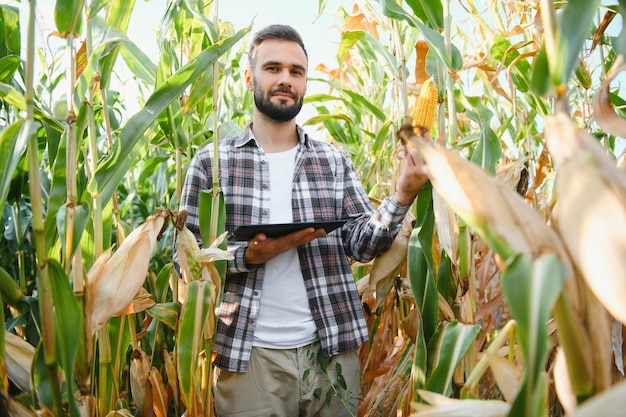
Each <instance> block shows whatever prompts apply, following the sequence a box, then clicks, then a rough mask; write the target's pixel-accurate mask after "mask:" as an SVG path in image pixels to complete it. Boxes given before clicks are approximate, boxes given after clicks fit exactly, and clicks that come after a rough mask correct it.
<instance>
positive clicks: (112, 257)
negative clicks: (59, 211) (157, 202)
mask: <svg viewBox="0 0 626 417" xmlns="http://www.w3.org/2000/svg"><path fill="white" fill-rule="evenodd" d="M169 215H170V213H169V212H167V211H163V212H159V213H158V214H155V215H152V216H150V217H149V218H148V219H147V220H146V222H145V223H144V224H142V225H141V226H139V227H138V228H136V229H135V230H133V231H132V232H131V233H130V234H129V235H128V237H127V238H126V239H125V240H124V242H122V244H121V245H120V247H119V248H118V249H117V251H116V252H115V253H113V254H112V252H111V249H108V250H107V251H106V252H104V253H103V254H102V255H101V256H100V257H99V258H98V259H97V260H96V262H95V263H94V265H93V266H92V268H91V270H90V271H89V273H88V274H87V283H86V288H85V317H86V322H87V323H86V326H87V331H88V334H89V335H90V336H93V335H95V334H96V332H97V331H98V330H99V329H100V328H101V327H102V326H103V325H104V324H105V323H106V322H107V321H108V320H109V319H110V318H111V317H112V316H114V315H115V314H117V313H118V312H119V311H120V310H122V309H123V308H124V307H126V306H127V305H128V303H129V302H130V301H131V300H132V299H133V297H135V295H136V294H137V292H138V291H139V289H140V288H141V287H142V285H143V283H144V281H145V279H146V275H147V273H148V267H149V264H150V258H152V254H153V252H154V249H155V246H156V241H157V237H158V236H159V235H160V233H161V230H162V229H163V227H164V225H165V221H166V219H167V218H168V216H169Z"/></svg>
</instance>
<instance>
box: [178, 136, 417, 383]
mask: <svg viewBox="0 0 626 417" xmlns="http://www.w3.org/2000/svg"><path fill="white" fill-rule="evenodd" d="M297 129H298V136H299V146H298V150H297V154H296V163H295V170H294V176H293V190H292V202H291V205H292V210H293V221H294V222H304V221H324V220H335V219H345V220H347V222H346V224H345V225H344V226H343V227H342V228H341V229H338V230H335V231H333V232H331V233H329V234H328V235H326V236H323V237H320V238H317V239H315V240H313V241H312V242H310V243H308V244H306V245H302V246H300V247H298V256H299V258H300V265H301V268H302V275H303V276H304V282H305V286H306V290H307V293H308V298H309V306H310V308H311V313H312V315H313V320H314V321H315V324H316V326H317V332H318V337H319V340H320V343H321V346H322V351H323V352H324V354H325V355H326V356H328V357H330V356H332V355H336V354H339V353H343V352H347V351H350V350H353V349H356V348H357V347H358V346H359V345H360V344H362V343H363V342H365V341H366V340H367V337H368V330H367V325H366V322H365V319H364V315H363V309H362V304H361V300H360V297H359V294H358V292H357V289H356V284H355V280H354V276H353V275H352V270H351V267H350V262H349V259H348V258H352V259H354V260H356V261H360V262H368V261H370V260H372V259H374V258H375V257H376V256H379V255H380V254H382V253H383V252H385V251H386V250H387V249H389V247H390V246H391V244H392V242H393V239H394V238H395V236H396V235H397V234H398V232H399V230H400V228H401V223H402V220H403V219H404V216H405V215H406V213H407V211H408V210H409V206H407V207H400V206H398V205H396V204H395V203H394V202H393V201H392V200H391V199H390V198H386V199H385V200H384V201H383V202H382V203H381V204H380V206H379V208H378V209H377V210H374V207H373V206H372V204H371V202H370V200H369V198H368V196H367V194H366V193H365V190H364V189H363V186H362V184H361V182H360V181H359V179H358V178H357V176H356V173H355V170H354V166H353V164H352V161H351V160H350V159H349V158H348V157H347V156H346V155H345V154H344V153H343V152H341V151H340V150H338V149H337V148H336V147H334V146H332V145H331V144H329V143H326V142H321V141H316V140H312V139H311V138H310V137H309V136H308V135H307V134H305V133H304V131H303V130H302V128H301V127H300V126H298V128H297ZM219 157H220V162H219V177H220V178H219V186H220V188H221V190H222V191H223V193H224V200H225V205H226V230H227V231H228V232H230V233H232V232H233V231H234V230H235V229H236V228H237V227H238V226H240V225H247V224H263V223H268V221H269V218H270V213H269V207H270V204H269V198H270V190H269V178H270V175H269V166H268V163H267V160H266V158H265V153H264V152H263V150H262V149H261V148H259V147H258V146H257V143H256V141H255V139H254V137H253V134H252V131H251V130H250V126H248V128H247V129H246V131H245V132H244V133H243V134H241V135H240V136H239V137H235V138H230V139H225V140H222V141H221V142H220V144H219ZM212 170H213V145H212V144H211V145H209V146H205V147H203V148H201V149H199V150H198V152H197V153H196V155H195V156H194V157H193V159H192V161H191V164H190V166H189V170H188V172H187V176H186V179H185V184H184V188H183V193H182V200H181V205H180V209H181V210H186V211H187V212H188V217H187V227H188V228H189V229H190V230H191V231H192V232H194V233H195V235H196V237H197V239H198V242H199V243H200V244H201V238H200V227H199V222H198V202H199V195H200V191H201V190H206V189H210V188H211V187H212ZM246 245H247V242H229V246H228V251H229V252H230V253H231V254H233V255H234V259H233V260H231V261H228V266H227V276H226V282H225V288H224V293H223V296H222V302H221V304H220V306H219V310H218V317H219V318H218V326H217V334H216V338H215V348H216V350H217V356H216V359H215V364H216V365H217V366H218V367H220V368H223V369H226V370H229V371H232V372H245V371H246V370H247V367H248V362H249V359H250V353H251V350H252V341H253V338H254V337H253V334H254V329H255V324H256V320H257V318H258V315H259V304H260V299H261V296H262V291H263V277H264V274H265V269H264V265H258V266H257V267H255V268H248V267H247V266H246V264H245V261H244V250H245V247H246ZM285 301H286V302H288V300H285Z"/></svg>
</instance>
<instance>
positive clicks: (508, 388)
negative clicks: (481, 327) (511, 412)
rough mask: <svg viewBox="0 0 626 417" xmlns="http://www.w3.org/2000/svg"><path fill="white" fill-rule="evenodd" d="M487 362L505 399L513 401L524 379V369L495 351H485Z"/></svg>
mask: <svg viewBox="0 0 626 417" xmlns="http://www.w3.org/2000/svg"><path fill="white" fill-rule="evenodd" d="M485 355H487V362H489V367H490V368H491V372H493V376H494V377H495V379H496V383H497V384H498V388H499V389H500V392H501V393H502V396H503V397H504V399H505V400H506V401H507V402H509V403H512V402H513V400H514V399H515V396H516V395H517V391H518V389H519V386H520V381H521V379H522V370H521V369H520V368H518V367H517V366H516V365H515V363H513V362H511V361H510V360H508V359H506V358H503V357H502V356H500V355H499V354H497V353H494V352H489V351H487V352H485Z"/></svg>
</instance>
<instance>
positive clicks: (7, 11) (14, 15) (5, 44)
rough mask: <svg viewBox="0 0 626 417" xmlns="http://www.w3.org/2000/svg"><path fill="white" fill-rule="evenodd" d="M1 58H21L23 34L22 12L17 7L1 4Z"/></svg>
mask: <svg viewBox="0 0 626 417" xmlns="http://www.w3.org/2000/svg"><path fill="white" fill-rule="evenodd" d="M0 31H1V32H2V35H3V36H2V37H0V57H5V56H8V55H15V56H17V57H19V56H20V52H21V48H22V45H21V40H20V35H21V33H22V31H21V28H20V11H19V9H18V8H17V7H13V6H8V5H6V4H0Z"/></svg>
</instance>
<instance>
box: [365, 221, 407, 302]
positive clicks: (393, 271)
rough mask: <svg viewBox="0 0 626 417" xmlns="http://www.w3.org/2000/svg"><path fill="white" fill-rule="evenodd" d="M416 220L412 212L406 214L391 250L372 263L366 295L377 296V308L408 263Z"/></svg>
mask: <svg viewBox="0 0 626 417" xmlns="http://www.w3.org/2000/svg"><path fill="white" fill-rule="evenodd" d="M414 220H415V215H414V214H413V213H412V212H409V213H407V214H406V216H405V217H404V220H403V222H402V228H401V229H400V232H399V233H398V235H397V236H396V238H395V239H394V241H393V243H392V244H391V247H390V248H389V250H387V251H386V252H385V253H384V254H382V255H381V256H379V257H377V258H376V259H374V261H373V263H372V270H371V272H370V276H369V280H368V282H369V288H368V291H367V292H366V294H367V295H371V294H374V293H376V294H377V299H376V306H375V308H378V307H379V306H380V303H381V302H382V300H384V299H385V296H386V295H387V294H388V293H389V291H390V290H391V288H392V287H393V281H394V279H395V277H396V276H397V275H398V271H399V269H400V268H401V267H402V265H403V264H404V263H405V262H406V255H407V251H408V248H409V240H411V232H412V231H413V221H414Z"/></svg>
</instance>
